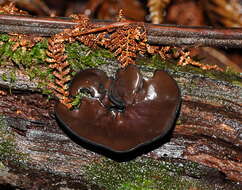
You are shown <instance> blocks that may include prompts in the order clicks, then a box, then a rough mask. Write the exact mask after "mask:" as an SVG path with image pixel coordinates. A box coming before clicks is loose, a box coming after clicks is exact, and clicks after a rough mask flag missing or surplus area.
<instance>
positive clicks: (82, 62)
mask: <svg viewBox="0 0 242 190" xmlns="http://www.w3.org/2000/svg"><path fill="white" fill-rule="evenodd" d="M65 49H66V54H67V56H68V58H67V60H68V62H69V63H70V65H71V68H72V70H73V71H74V73H73V74H75V72H77V71H79V70H82V69H86V68H94V67H98V66H99V65H103V64H107V59H110V58H114V57H113V55H112V54H111V53H110V52H109V51H107V50H105V49H96V50H92V49H90V48H89V47H87V46H84V45H82V44H80V43H77V42H76V43H72V44H66V48H65Z"/></svg>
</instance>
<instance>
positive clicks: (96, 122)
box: [55, 65, 180, 154]
mask: <svg viewBox="0 0 242 190" xmlns="http://www.w3.org/2000/svg"><path fill="white" fill-rule="evenodd" d="M80 92H87V93H89V94H90V97H83V98H82V100H81V104H80V106H79V108H78V109H75V110H68V108H66V107H65V106H64V105H63V104H61V103H58V104H57V105H56V109H55V111H56V116H57V119H58V120H59V122H60V123H61V124H62V126H63V127H64V131H66V132H68V134H69V135H70V136H71V137H74V139H75V141H76V142H77V143H79V144H81V145H82V143H85V144H89V145H91V146H95V147H96V148H100V150H103V151H109V152H111V153H117V154H122V153H128V152H132V151H135V150H136V149H139V148H142V146H146V145H149V144H151V143H153V142H155V141H159V140H160V139H162V137H164V136H165V135H166V134H167V133H168V131H169V130H170V129H171V128H172V127H173V124H174V120H175V118H176V115H177V111H178V109H179V105H180V93H179V88H178V87H177V84H176V82H175V81H174V80H173V79H172V78H171V77H170V76H169V75H168V74H167V73H166V72H164V71H161V70H158V71H155V73H154V75H153V77H151V78H149V79H145V78H144V77H143V76H142V74H141V73H140V71H139V69H138V67H136V66H134V65H130V66H128V67H126V68H124V69H119V70H118V71H117V73H116V76H115V78H114V79H113V78H109V77H107V75H106V74H105V73H104V72H103V71H101V70H97V69H87V70H84V71H81V72H80V73H78V74H77V75H76V76H75V77H74V79H73V81H72V83H71V85H70V94H71V95H72V96H75V95H77V94H78V93H80ZM99 152H101V153H102V151H99Z"/></svg>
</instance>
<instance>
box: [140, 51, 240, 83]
mask: <svg viewBox="0 0 242 190" xmlns="http://www.w3.org/2000/svg"><path fill="white" fill-rule="evenodd" d="M138 63H139V64H140V65H145V66H147V67H150V68H155V69H163V70H171V71H173V72H189V73H193V74H200V75H202V76H206V77H209V78H212V79H216V80H221V81H227V82H230V83H232V84H234V85H237V86H242V79H241V76H240V73H236V72H233V71H231V70H227V71H225V72H220V71H215V70H203V69H201V68H199V67H195V66H192V65H187V66H179V65H177V61H176V60H162V59H161V58H160V56H159V55H154V56H152V57H151V59H147V58H144V59H139V60H138Z"/></svg>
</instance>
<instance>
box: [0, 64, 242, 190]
mask: <svg viewBox="0 0 242 190" xmlns="http://www.w3.org/2000/svg"><path fill="white" fill-rule="evenodd" d="M115 65H117V64H116V63H114V64H110V65H105V66H101V69H103V70H105V71H106V72H108V73H109V74H113V73H114V71H115V70H116V69H117V67H116V66H115ZM1 72H5V71H4V70H2V71H1ZM142 72H143V73H144V75H145V76H151V75H152V69H151V68H148V67H142ZM168 72H169V73H170V75H171V76H173V77H174V79H175V80H176V81H177V83H178V85H179V87H180V90H181V95H182V105H181V110H180V113H179V116H178V120H177V124H176V126H175V129H174V131H173V133H172V138H171V139H170V141H169V142H167V143H165V144H164V145H162V146H161V147H160V148H158V149H156V150H154V151H152V152H150V153H148V154H147V155H143V157H149V158H152V159H161V158H162V159H164V158H169V159H171V160H172V159H175V160H176V159H179V160H180V159H182V160H186V161H188V160H189V161H194V162H197V163H199V164H201V165H205V166H208V167H210V168H215V169H217V170H218V171H220V172H222V173H223V174H224V175H225V176H226V178H228V179H230V180H233V181H236V182H242V151H241V150H242V127H241V121H242V117H241V111H242V109H241V103H242V99H241V94H242V88H241V87H240V86H236V85H233V84H231V83H229V82H225V81H220V80H216V79H211V78H207V77H204V76H202V75H201V74H192V73H190V72H179V71H172V70H168ZM17 81H18V82H17V83H15V84H11V92H10V90H9V89H8V90H7V91H8V93H7V94H6V95H2V96H0V115H3V120H4V122H5V123H7V126H8V130H9V131H12V132H13V134H14V139H15V143H16V149H17V150H18V151H19V152H21V153H24V154H28V159H27V160H25V161H24V163H25V166H26V168H27V169H26V168H22V169H19V167H17V166H16V164H13V163H12V161H11V158H9V162H7V163H8V167H9V168H10V169H11V174H10V175H9V176H8V177H5V178H0V182H1V181H3V182H5V183H8V182H11V184H15V185H17V186H21V183H25V187H26V188H28V187H30V186H31V185H33V184H32V183H31V181H28V182H26V180H27V179H28V180H29V179H30V180H31V179H34V176H39V177H38V179H39V183H37V184H41V185H43V184H47V183H48V182H49V181H51V179H50V176H52V177H51V178H52V181H51V183H59V182H60V180H59V178H58V177H56V176H61V177H62V180H63V181H68V183H71V184H72V185H71V186H69V187H73V188H74V187H75V184H76V181H75V179H77V177H80V176H82V175H85V174H83V170H82V166H86V165H88V164H89V163H91V162H94V161H96V160H99V159H100V158H101V156H100V155H98V154H95V153H92V152H90V151H88V150H86V149H83V148H82V147H80V146H78V145H76V144H75V143H73V142H72V141H71V140H70V139H69V138H68V137H67V136H66V135H65V134H64V133H63V132H62V131H61V130H60V129H59V127H58V124H57V123H56V120H55V117H54V108H53V107H54V104H55V100H48V98H47V96H44V95H42V94H41V92H40V91H39V90H38V89H37V88H36V86H37V85H36V83H35V82H34V81H29V80H28V78H26V77H25V76H23V75H19V76H17ZM0 84H1V86H4V87H9V86H10V83H7V82H6V81H3V80H0ZM6 89H7V88H6ZM20 168H21V167H20ZM26 172H27V173H28V174H29V176H26V175H23V173H26ZM0 173H1V172H0ZM19 176H22V177H19ZM23 176H24V177H23ZM20 179H21V180H20ZM35 179H36V178H35ZM81 179H82V178H81ZM4 180H5V181H4ZM79 180H80V178H79ZM82 184H86V182H85V180H84V178H83V181H82ZM41 185H40V186H39V187H41ZM91 186H92V185H91ZM79 187H80V186H79ZM89 187H90V186H89ZM92 187H93V186H92ZM85 188H87V186H86V185H83V189H85ZM95 188H96V189H97V187H94V189H95Z"/></svg>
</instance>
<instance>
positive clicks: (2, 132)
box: [0, 116, 27, 163]
mask: <svg viewBox="0 0 242 190" xmlns="http://www.w3.org/2000/svg"><path fill="white" fill-rule="evenodd" d="M26 158H27V156H26V155H25V154H22V153H20V152H18V151H17V150H16V146H15V138H14V135H13V134H12V133H11V132H9V131H8V127H7V125H6V123H5V121H4V119H3V116H0V161H1V162H4V161H5V160H6V161H13V162H14V163H20V161H23V160H26Z"/></svg>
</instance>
